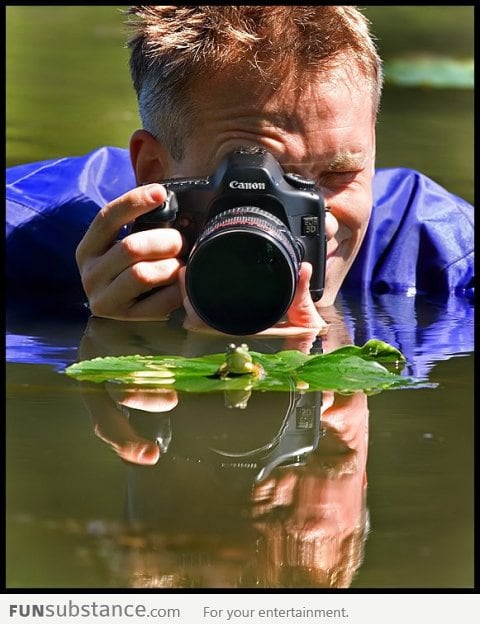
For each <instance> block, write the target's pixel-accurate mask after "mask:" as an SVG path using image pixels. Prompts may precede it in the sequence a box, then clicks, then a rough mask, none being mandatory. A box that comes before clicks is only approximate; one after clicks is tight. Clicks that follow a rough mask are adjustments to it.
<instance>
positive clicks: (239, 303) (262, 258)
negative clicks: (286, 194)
mask: <svg viewBox="0 0 480 624" xmlns="http://www.w3.org/2000/svg"><path fill="white" fill-rule="evenodd" d="M301 260H302V254H301V250H300V247H299V245H298V244H297V242H296V241H295V239H294V237H293V236H292V234H291V232H290V230H289V229H288V227H287V226H286V225H285V224H284V223H283V222H282V221H281V220H280V219H278V218H277V217H275V216H274V215H272V214H271V213H269V212H266V211H264V210H261V209H260V208H257V207H255V206H240V207H236V208H232V209H229V210H225V211H224V212H221V213H220V214H218V215H216V216H215V217H214V218H213V219H211V220H210V221H208V222H207V224H206V226H205V228H204V230H203V231H202V232H201V234H200V236H199V237H198V239H197V241H196V243H195V245H194V247H193V249H192V252H191V254H190V257H189V259H188V262H187V268H186V275H185V281H186V290H187V294H188V297H189V299H190V302H191V304H192V306H193V308H194V310H195V312H196V313H197V314H198V316H199V317H200V318H201V319H202V320H203V321H205V322H206V323H207V324H208V325H209V326H210V327H213V328H215V329H217V330H218V331H221V332H223V333H227V334H232V335H248V334H255V333H257V332H259V331H262V330H264V329H267V328H268V327H271V326H272V325H274V324H275V323H277V322H278V321H279V320H280V319H281V318H282V317H283V316H284V314H285V313H286V311H287V309H288V307H289V305H290V303H291V301H292V299H293V295H294V293H295V288H296V286H297V280H298V272H299V268H300V262H301Z"/></svg>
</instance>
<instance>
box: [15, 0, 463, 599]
mask: <svg viewBox="0 0 480 624" xmlns="http://www.w3.org/2000/svg"><path fill="white" fill-rule="evenodd" d="M387 8H388V9H395V7H385V9H387ZM406 8H407V7H406ZM408 8H409V9H411V10H413V7H408ZM420 8H421V7H420ZM426 8H428V9H430V10H431V9H432V7H425V9H426ZM435 8H436V9H438V10H439V11H440V12H439V14H438V15H439V16H440V15H441V16H442V19H444V13H443V10H444V9H443V8H441V7H435ZM450 8H451V9H452V10H453V11H455V7H450ZM468 8H469V7H458V8H457V10H460V11H461V13H459V14H458V15H460V14H461V15H462V19H463V18H465V13H464V10H465V9H468ZM111 9H112V7H96V8H94V9H93V11H96V12H95V13H92V9H91V8H89V7H66V8H65V9H63V8H60V7H8V10H7V28H8V29H9V30H8V32H9V34H10V36H9V37H7V161H8V163H9V164H15V163H19V162H26V161H30V160H36V159H44V158H50V157H53V156H58V155H66V154H81V153H84V152H86V151H88V150H89V149H93V148H95V147H98V146H99V145H102V144H110V145H120V146H125V145H126V142H127V140H128V136H129V133H130V131H131V130H133V129H134V128H135V127H137V121H136V111H135V103H134V101H133V95H132V93H131V92H130V87H129V84H128V75H127V70H126V54H125V50H123V49H121V44H119V41H120V40H122V38H123V33H122V32H121V26H120V22H121V19H119V18H118V12H117V10H116V9H115V12H114V14H113V15H112V12H111ZM396 9H399V7H397V8H396ZM400 9H401V7H400ZM371 10H372V15H373V12H374V8H372V9H371ZM376 10H378V8H377V9H376ZM430 15H431V13H430ZM429 19H430V18H429ZM430 21H432V31H433V30H434V24H433V22H434V20H430ZM394 22H395V20H394ZM457 22H458V20H457ZM421 23H422V24H424V22H421ZM471 23H472V24H473V20H472V22H471ZM383 26H384V24H383V22H382V27H383ZM456 28H457V29H458V28H460V26H459V25H458V23H457V25H456ZM468 28H469V26H468V24H467V26H465V29H466V31H468ZM20 34H21V35H22V36H20ZM67 35H68V37H67ZM383 36H384V37H385V38H388V33H387V32H384V33H383ZM410 36H411V35H410ZM432 39H433V37H432ZM52 41H55V42H56V45H55V46H54V45H53V44H52ZM432 45H434V42H433V43H432ZM60 47H62V48H63V49H64V55H62V58H61V59H59V55H58V49H60ZM450 52H451V53H452V54H453V52H454V50H453V49H450ZM461 52H462V54H464V53H465V50H463V49H462V50H461ZM32 59H35V61H32ZM91 68H93V69H92V70H91V71H90V69H91ZM52 85H54V86H52ZM472 130H473V97H472V92H471V91H468V90H448V89H444V90H432V89H413V88H399V87H394V86H391V85H388V86H387V87H386V89H385V97H384V103H383V107H382V111H381V115H380V120H379V126H378V144H379V147H378V162H377V164H378V166H398V165H404V166H407V167H412V168H417V169H420V170H422V171H423V172H425V173H427V174H428V175H430V176H431V177H433V178H434V179H436V180H437V181H439V182H440V183H441V184H443V185H445V186H446V187H448V188H449V189H450V190H452V191H453V192H455V193H457V194H459V195H461V196H462V197H464V198H465V199H467V200H469V201H473V131H472ZM67 137H68V140H67ZM337 307H338V310H339V313H343V315H344V316H342V318H345V319H346V320H347V322H346V324H345V332H347V334H348V335H349V337H350V339H351V341H352V342H354V343H355V344H363V343H364V342H365V341H366V340H367V339H368V338H370V337H378V338H381V339H385V340H386V341H387V342H389V343H391V344H393V345H394V346H396V347H397V348H399V349H400V350H402V351H403V352H404V353H405V355H406V357H407V360H408V366H407V372H410V373H412V374H414V375H416V376H419V377H422V378H425V379H427V380H428V381H429V382H433V383H435V384H436V385H435V387H423V388H419V389H414V390H395V391H388V390H387V391H384V392H381V393H379V394H376V395H373V396H368V397H367V396H366V395H365V394H363V393H357V394H355V395H352V396H342V395H338V394H335V395H333V394H332V393H323V394H322V393H314V392H310V393H306V394H303V395H299V394H298V393H296V392H295V391H292V392H290V393H273V392H272V393H263V394H259V393H253V394H252V396H250V397H249V399H248V401H247V404H246V407H244V408H241V407H235V404H236V403H237V404H238V403H241V401H242V400H244V399H245V397H241V398H240V399H238V397H231V396H224V395H223V394H212V395H194V394H187V393H182V394H180V395H177V396H176V395H175V394H174V393H173V392H170V393H158V392H156V393H155V392H152V393H149V394H148V395H147V396H142V397H138V396H137V395H134V394H132V393H130V394H128V395H127V396H125V395H124V394H123V393H122V391H121V388H119V387H118V386H115V385H112V384H106V385H96V384H86V383H79V382H76V381H74V380H73V379H71V378H69V377H67V376H66V375H65V374H64V373H63V371H64V369H65V367H66V366H67V365H68V364H70V363H72V362H74V361H76V360H77V359H83V358H85V357H95V356H97V355H107V354H127V353H162V354H181V355H186V356H195V355H202V354H206V353H216V352H220V351H223V350H224V349H225V343H226V341H225V339H224V337H217V338H212V337H211V336H210V337H209V336H205V335H201V334H196V333H192V332H186V331H185V330H184V329H183V328H182V325H181V317H180V316H174V317H173V318H172V320H171V321H170V322H168V323H134V324H128V323H121V322H116V321H108V320H100V319H88V318H87V316H85V318H81V319H76V320H73V319H71V320H69V319H61V320H59V319H47V318H41V317H36V318H35V319H32V318H28V317H23V316H22V317H20V316H18V315H17V314H16V312H15V311H11V312H10V313H8V314H7V387H6V393H7V396H6V398H7V418H6V440H7V445H6V522H7V558H6V585H7V588H31V589H39V588H44V589H55V588H91V589H97V588H123V587H130V588H140V587H168V588H172V587H182V588H188V587H191V588H200V587H204V588H239V587H250V588H264V587H269V588H273V587H277V588H285V587H292V588H297V589H302V588H306V587H317V588H320V587H325V586H328V585H329V584H335V583H336V584H339V585H343V586H349V587H351V588H352V589H362V588H374V589H382V588H463V587H472V586H473V584H474V575H473V353H472V352H473V312H472V310H471V309H467V310H465V309H464V308H462V307H461V306H457V305H455V302H452V301H449V302H443V303H442V302H432V301H423V300H414V299H413V298H411V297H410V298H403V297H397V298H395V297H390V298H389V297H386V296H383V297H379V298H376V299H374V300H369V301H366V302H365V301H354V302H352V301H349V300H348V299H340V300H339V302H338V306H337ZM249 344H250V347H251V348H252V349H255V350H258V351H263V352H266V353H274V352H276V351H278V350H280V349H282V348H285V347H286V345H285V343H284V342H283V341H282V340H280V339H274V338H268V339H267V338H263V339H260V338H256V339H254V340H249ZM287 346H291V345H287ZM143 438H145V439H149V440H152V441H156V445H155V448H159V449H160V451H161V456H160V459H159V460H158V462H157V463H156V464H154V465H151V466H146V465H142V466H141V465H136V464H135V463H133V462H132V461H126V459H132V457H133V456H135V451H136V449H137V448H138V443H139V440H140V439H143ZM136 445H137V446H136ZM280 460H282V461H281V465H279V466H277V464H278V463H279V461H280Z"/></svg>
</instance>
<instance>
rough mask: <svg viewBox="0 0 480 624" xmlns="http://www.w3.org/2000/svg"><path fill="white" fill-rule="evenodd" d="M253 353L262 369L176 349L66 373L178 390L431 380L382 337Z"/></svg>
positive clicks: (383, 385)
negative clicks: (410, 370) (228, 368)
mask: <svg viewBox="0 0 480 624" xmlns="http://www.w3.org/2000/svg"><path fill="white" fill-rule="evenodd" d="M250 353H251V356H252V359H253V362H254V363H255V364H258V365H260V366H261V367H262V368H263V370H264V374H263V375H260V376H258V377H257V376H255V375H251V374H246V375H231V376H228V377H226V378H224V379H222V378H220V377H219V376H218V375H216V373H217V371H218V368H219V366H220V365H221V364H222V363H223V362H224V361H225V354H224V353H215V354H213V355H205V356H200V357H194V358H185V357H182V356H177V355H168V356H162V355H158V356H145V355H125V356H118V357H98V358H94V359H92V360H84V361H82V362H77V363H75V364H72V365H71V366H69V367H68V368H67V369H66V370H65V373H66V374H67V375H68V376H70V377H73V378H74V379H77V380H79V381H90V382H95V383H102V382H107V381H108V382H116V383H122V384H128V385H135V386H148V387H158V388H164V387H170V388H175V390H178V391H180V392H218V391H229V390H245V389H247V390H259V391H287V390H291V389H292V388H294V387H296V388H300V389H303V390H305V391H314V390H334V391H336V392H339V393H343V394H348V393H352V392H356V391H358V390H363V391H365V392H367V393H369V394H373V393H376V392H381V391H382V390H386V389H394V388H407V387H409V388H410V387H419V386H421V387H425V385H431V384H426V382H425V380H421V379H416V378H413V377H408V376H404V375H402V374H401V370H402V368H403V366H404V364H405V358H404V356H403V355H402V353H400V351H398V350H397V349H395V348H394V347H392V346H391V345H389V344H387V343H385V342H382V341H380V340H369V341H368V342H366V343H365V344H364V345H363V346H362V347H357V346H354V345H348V346H345V347H341V348H339V349H337V350H335V351H332V352H330V353H327V354H320V355H307V354H305V353H302V352H300V351H295V350H290V351H279V352H278V353H274V354H266V353H259V352H256V351H251V352H250Z"/></svg>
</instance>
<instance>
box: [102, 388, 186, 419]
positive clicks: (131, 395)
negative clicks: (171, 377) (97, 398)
mask: <svg viewBox="0 0 480 624" xmlns="http://www.w3.org/2000/svg"><path fill="white" fill-rule="evenodd" d="M107 389H108V392H109V394H110V395H111V397H112V398H113V399H114V400H115V401H116V402H117V403H120V404H121V405H124V406H125V407H130V408H132V409H138V410H142V411H143V412H151V413H158V412H169V411H171V410H172V409H174V408H175V407H176V406H177V405H178V394H177V393H176V392H175V390H168V389H165V388H151V389H145V388H128V389H124V390H119V389H118V388H117V387H113V386H108V388H107Z"/></svg>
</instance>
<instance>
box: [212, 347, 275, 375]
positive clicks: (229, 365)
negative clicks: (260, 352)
mask: <svg viewBox="0 0 480 624" xmlns="http://www.w3.org/2000/svg"><path fill="white" fill-rule="evenodd" d="M217 375H218V376H219V377H221V378H222V379H225V378H226V377H228V376H229V375H252V376H253V377H263V376H264V375H265V371H264V369H263V366H262V365H261V364H255V363H254V361H253V360H252V355H251V353H250V351H249V348H248V345H246V344H245V343H243V344H241V345H239V346H237V345H236V344H234V343H233V342H231V343H230V344H229V345H228V346H227V351H226V353H225V362H223V364H222V365H221V366H220V368H219V369H218V371H217Z"/></svg>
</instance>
